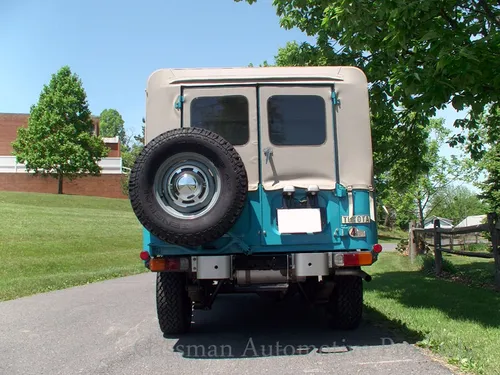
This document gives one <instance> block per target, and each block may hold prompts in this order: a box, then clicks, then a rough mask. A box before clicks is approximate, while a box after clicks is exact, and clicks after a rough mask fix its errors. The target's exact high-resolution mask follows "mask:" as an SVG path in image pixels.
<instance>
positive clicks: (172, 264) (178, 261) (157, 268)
mask: <svg viewBox="0 0 500 375" xmlns="http://www.w3.org/2000/svg"><path fill="white" fill-rule="evenodd" d="M149 269H150V270H151V271H153V272H163V271H187V270H188V269H189V260H188V259H187V258H152V259H151V261H150V262H149Z"/></svg>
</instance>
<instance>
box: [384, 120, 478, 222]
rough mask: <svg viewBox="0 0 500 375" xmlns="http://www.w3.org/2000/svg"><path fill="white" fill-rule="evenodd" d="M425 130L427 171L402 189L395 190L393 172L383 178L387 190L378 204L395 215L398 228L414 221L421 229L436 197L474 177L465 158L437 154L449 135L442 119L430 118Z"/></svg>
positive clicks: (394, 175) (394, 174) (423, 156)
mask: <svg viewBox="0 0 500 375" xmlns="http://www.w3.org/2000/svg"><path fill="white" fill-rule="evenodd" d="M429 129H430V130H432V133H431V136H430V137H429V138H428V140H427V141H426V143H427V147H426V149H427V151H426V153H425V154H423V155H422V158H423V162H424V163H426V164H428V165H430V168H429V169H427V170H423V171H421V172H420V173H419V174H418V175H417V176H416V178H415V179H414V180H412V181H411V182H410V183H409V184H408V188H407V189H405V190H400V189H398V188H397V187H398V183H397V182H396V181H397V179H398V178H400V177H399V175H398V174H397V170H394V169H391V170H390V171H389V172H388V173H387V174H386V177H385V178H386V183H387V185H388V188H387V189H386V191H385V195H384V196H383V197H381V201H382V202H383V203H384V205H385V206H386V207H388V209H389V210H391V211H392V212H393V213H394V214H395V216H396V218H397V221H398V224H400V225H401V226H403V225H406V224H407V223H408V221H407V220H408V219H410V220H413V219H416V220H418V222H419V224H420V226H422V227H423V226H424V221H425V219H426V218H427V217H429V215H431V214H435V212H432V210H431V209H429V208H430V206H431V205H432V202H433V201H434V202H436V201H435V199H436V198H435V197H436V195H439V194H441V193H442V192H443V191H445V190H446V189H447V188H449V186H450V185H451V184H453V182H454V181H457V180H462V181H472V180H473V179H474V177H475V174H474V173H473V171H471V167H470V164H469V162H468V160H467V159H465V158H464V159H462V158H459V157H457V156H452V157H450V158H447V157H443V156H441V155H440V154H439V151H440V149H441V147H442V145H443V144H444V143H445V139H447V137H448V135H449V132H450V131H449V130H448V129H446V128H445V127H444V120H443V119H436V118H434V119H431V120H430V126H429ZM410 202H412V203H413V204H410Z"/></svg>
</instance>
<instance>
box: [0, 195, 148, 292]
mask: <svg viewBox="0 0 500 375" xmlns="http://www.w3.org/2000/svg"><path fill="white" fill-rule="evenodd" d="M0 217H1V220H2V225H0V239H1V240H0V254H1V261H0V301H2V300H8V299H13V298H18V297H22V296H27V295H31V294H34V293H39V292H46V291H50V290H56V289H62V288H67V287H70V286H75V285H82V284H86V283H90V282H94V281H99V280H105V279H109V278H113V277H119V276H126V275H131V274H137V273H139V272H143V271H144V270H145V268H144V266H143V265H142V263H141V261H140V259H139V252H140V250H141V247H142V243H141V241H142V237H141V227H140V225H139V222H138V221H137V219H136V218H135V216H134V214H133V213H132V210H131V208H130V203H129V202H128V201H127V200H123V199H107V198H95V197H82V196H69V195H62V196H58V195H52V194H33V193H14V192H0Z"/></svg>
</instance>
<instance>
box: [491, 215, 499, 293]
mask: <svg viewBox="0 0 500 375" xmlns="http://www.w3.org/2000/svg"><path fill="white" fill-rule="evenodd" d="M488 227H489V229H490V234H491V245H492V247H493V258H494V259H495V284H496V286H497V288H498V289H500V254H499V251H498V245H499V244H500V243H499V242H500V228H498V215H497V214H496V213H489V214H488Z"/></svg>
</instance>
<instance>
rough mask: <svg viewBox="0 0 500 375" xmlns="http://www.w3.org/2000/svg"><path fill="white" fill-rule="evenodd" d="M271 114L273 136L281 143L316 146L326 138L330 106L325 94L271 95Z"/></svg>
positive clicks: (268, 110) (273, 138)
mask: <svg viewBox="0 0 500 375" xmlns="http://www.w3.org/2000/svg"><path fill="white" fill-rule="evenodd" d="M267 118H268V121H269V138H270V140H271V143H273V144H275V145H277V146H316V145H321V144H323V143H324V142H325V141H326V109H325V100H324V99H323V98H322V97H321V96H316V95H274V96H271V97H270V98H269V99H268V100H267Z"/></svg>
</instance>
